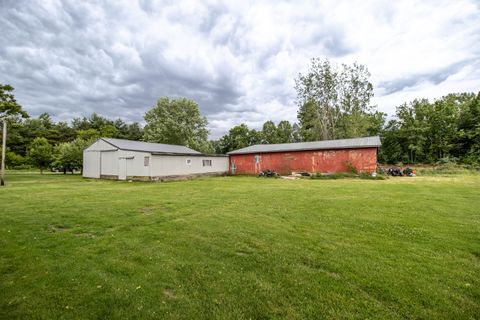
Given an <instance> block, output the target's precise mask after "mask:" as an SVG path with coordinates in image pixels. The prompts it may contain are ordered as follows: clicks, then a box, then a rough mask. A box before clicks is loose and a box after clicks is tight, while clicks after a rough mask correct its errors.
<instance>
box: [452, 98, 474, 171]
mask: <svg viewBox="0 0 480 320" xmlns="http://www.w3.org/2000/svg"><path fill="white" fill-rule="evenodd" d="M457 128H458V131H457V136H456V137H455V139H454V143H455V146H454V152H455V155H457V156H458V157H463V161H464V162H465V163H470V164H480V92H478V94H477V95H476V97H473V98H472V99H470V100H469V101H467V102H466V103H465V105H464V106H462V108H461V111H460V114H459V117H458V124H457Z"/></svg>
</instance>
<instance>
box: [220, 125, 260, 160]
mask: <svg viewBox="0 0 480 320" xmlns="http://www.w3.org/2000/svg"><path fill="white" fill-rule="evenodd" d="M261 141H262V134H261V132H258V131H256V130H255V129H250V128H248V126H247V125H246V124H244V123H242V124H240V125H238V126H235V127H233V128H231V129H230V130H229V131H228V134H226V135H224V136H223V137H222V138H221V139H220V141H219V148H218V149H217V150H218V151H220V152H219V153H227V152H230V151H232V150H237V149H241V148H245V147H248V146H251V145H254V144H259V143H261ZM218 151H217V152H218Z"/></svg>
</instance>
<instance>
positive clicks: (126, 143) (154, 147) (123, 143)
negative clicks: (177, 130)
mask: <svg viewBox="0 0 480 320" xmlns="http://www.w3.org/2000/svg"><path fill="white" fill-rule="evenodd" d="M101 139H102V140H103V141H105V142H107V143H109V144H111V145H112V146H114V147H116V148H118V149H121V150H129V151H141V152H150V153H161V154H184V155H195V154H196V155H201V153H200V152H198V151H195V150H193V149H190V148H187V147H185V146H177V145H173V144H163V143H151V142H143V141H134V140H125V139H114V138H101Z"/></svg>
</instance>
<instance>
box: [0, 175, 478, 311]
mask: <svg viewBox="0 0 480 320" xmlns="http://www.w3.org/2000/svg"><path fill="white" fill-rule="evenodd" d="M7 178H8V180H7V182H8V186H7V187H6V188H1V189H0V318H1V319H14V318H30V319H32V318H35V319H62V318H63V319H73V318H84V319H94V318H95V319H96V318H98V319H108V318H115V319H127V318H136V319H148V318H152V319H153V318H171V319H226V318H228V319H249V318H252V319H270V318H288V319H318V318H362V319H364V318H377V319H401V318H402V319H403V318H411V319H419V318H422V319H479V317H480V175H471V176H450V177H416V178H392V179H388V180H384V181H369V180H283V179H260V178H253V177H225V178H206V179H199V180H193V181H182V182H169V183H136V182H133V183H129V182H118V181H99V180H88V179H82V178H81V177H79V176H77V175H66V176H64V175H54V174H48V175H44V176H40V175H38V174H28V173H17V174H15V173H12V174H10V175H8V176H7Z"/></svg>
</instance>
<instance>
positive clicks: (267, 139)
mask: <svg viewBox="0 0 480 320" xmlns="http://www.w3.org/2000/svg"><path fill="white" fill-rule="evenodd" d="M261 134H262V143H264V144H272V143H278V136H277V126H276V125H275V123H274V122H273V121H267V122H265V123H264V124H263V127H262V133H261Z"/></svg>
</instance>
